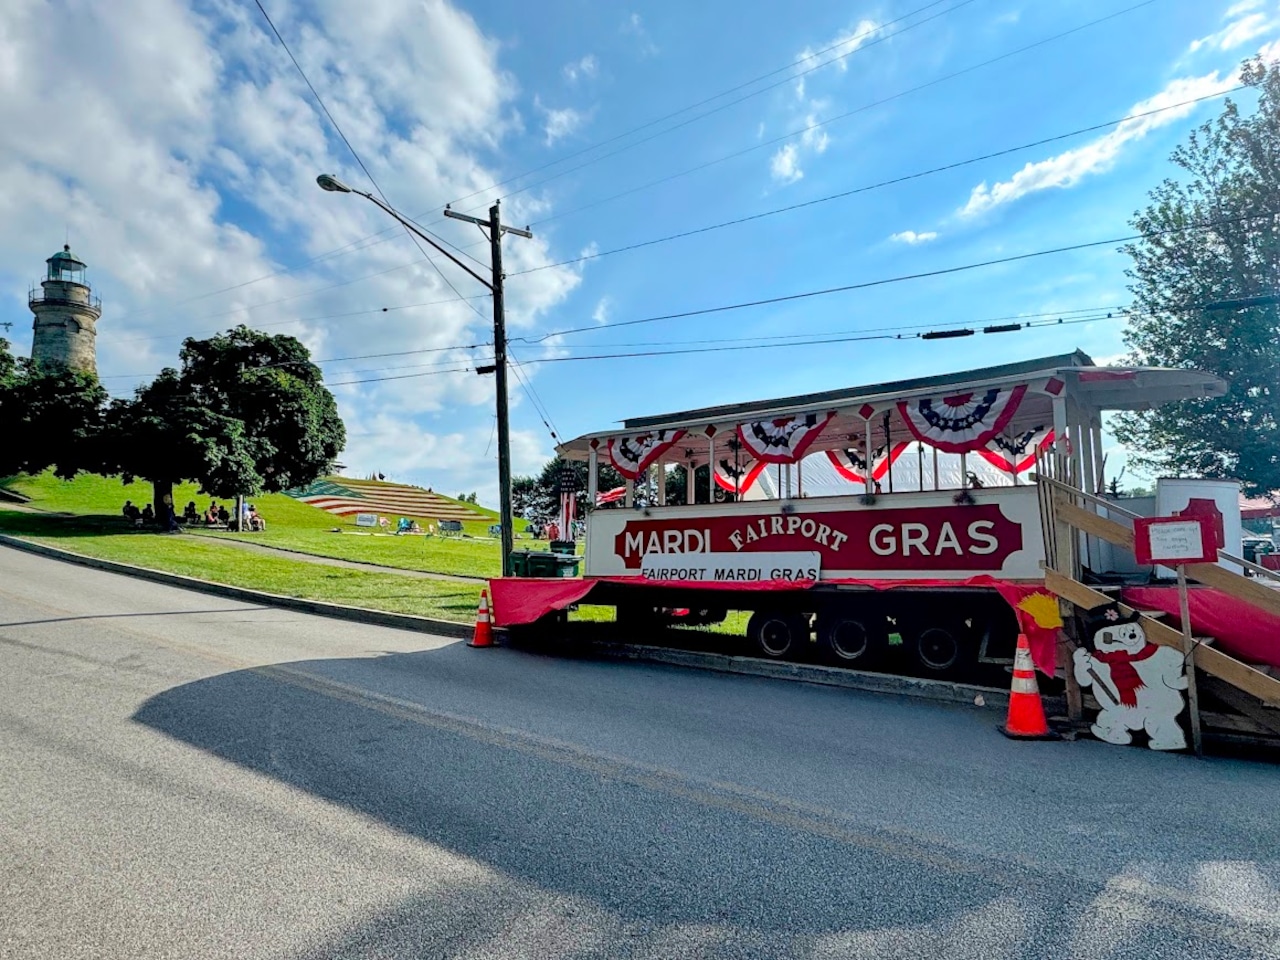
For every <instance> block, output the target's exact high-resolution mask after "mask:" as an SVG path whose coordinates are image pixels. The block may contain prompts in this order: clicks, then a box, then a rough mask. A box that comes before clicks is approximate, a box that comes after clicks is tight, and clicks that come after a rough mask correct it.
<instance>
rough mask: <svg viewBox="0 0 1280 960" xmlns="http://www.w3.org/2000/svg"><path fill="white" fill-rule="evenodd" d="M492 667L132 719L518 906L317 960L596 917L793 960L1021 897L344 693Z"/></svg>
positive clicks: (438, 914)
mask: <svg viewBox="0 0 1280 960" xmlns="http://www.w3.org/2000/svg"><path fill="white" fill-rule="evenodd" d="M489 655H490V654H478V653H477V652H476V651H471V650H467V649H466V648H465V647H463V646H461V645H454V646H449V647H444V648H441V649H438V650H433V651H426V652H421V653H412V654H399V655H392V656H387V657H380V658H370V659H368V660H356V661H351V660H344V661H340V662H337V664H335V661H308V662H301V663H292V664H287V665H279V666H276V667H265V668H259V669H252V670H241V671H235V672H230V673H224V674H220V675H218V676H214V677H210V678H208V679H204V680H199V681H196V682H193V683H188V684H185V685H182V686H179V687H175V688H172V689H170V690H167V691H165V692H164V693H161V694H159V695H157V696H155V697H153V698H152V699H150V700H149V701H147V702H146V703H145V704H144V705H143V706H142V707H141V708H140V709H139V710H138V711H137V713H136V714H135V716H134V719H135V720H136V721H137V722H139V723H142V724H144V725H146V726H148V727H150V728H152V729H154V730H157V731H160V732H162V733H164V734H165V735H167V736H169V737H172V738H174V739H177V740H179V741H182V742H184V743H187V744H190V745H192V746H195V747H198V748H199V749H201V750H205V751H208V752H209V753H211V754H213V755H215V756H218V757H220V758H223V759H225V760H229V761H231V762H233V763H235V764H238V765H240V766H242V767H244V768H247V769H249V770H252V771H254V772H256V773H260V774H263V775H266V776H269V777H272V778H274V779H276V780H278V781H281V782H284V783H287V784H288V785H289V786H291V787H294V788H296V789H300V790H304V791H306V792H307V793H309V794H311V795H313V796H316V797H320V798H322V799H324V800H327V801H329V802H331V803H335V804H339V805H341V806H344V807H346V808H348V809H351V810H354V811H357V812H358V813H360V814H362V815H364V816H366V817H370V818H373V819H375V820H377V821H379V822H381V823H383V824H385V825H387V826H389V827H391V828H393V829H395V830H398V831H400V832H402V833H404V834H405V835H407V836H411V837H414V838H416V839H418V840H422V841H426V842H427V843H430V844H433V845H436V846H438V847H441V848H443V849H445V850H448V851H451V852H452V853H454V854H457V855H460V856H462V857H465V858H467V859H468V860H470V861H474V862H475V863H478V864H481V865H483V866H484V867H486V868H488V869H489V870H492V871H494V872H495V874H496V875H497V877H498V879H497V880H496V881H494V883H497V885H498V886H500V887H502V888H504V889H505V890H506V891H507V893H506V895H505V897H504V898H502V900H501V902H491V901H492V899H493V898H491V897H489V896H488V895H486V894H484V893H483V890H482V889H477V888H476V885H471V884H466V885H463V888H462V891H461V892H462V893H464V894H465V896H463V897H462V899H461V900H460V901H456V902H455V901H454V900H452V899H450V895H446V896H444V897H443V898H431V899H430V900H427V901H415V902H412V903H405V904H402V905H400V906H399V907H397V908H396V909H395V910H393V911H391V912H390V913H389V914H387V915H382V916H377V917H372V918H370V919H369V921H368V924H367V927H368V929H362V930H356V931H352V933H351V938H350V942H349V943H348V942H343V943H338V944H328V945H326V946H325V947H324V948H323V949H321V950H319V951H318V952H315V953H308V954H307V955H306V956H308V957H316V958H320V957H324V958H338V957H348V956H350V957H355V956H363V955H366V953H363V952H362V950H365V949H366V948H367V947H368V943H369V939H368V938H369V936H370V931H372V930H387V929H393V928H394V929H396V930H400V931H401V932H402V933H403V935H404V936H403V944H404V945H403V949H402V950H400V951H399V952H397V951H392V952H387V951H386V950H383V951H382V952H379V953H378V955H379V956H388V957H401V956H403V957H410V956H412V957H418V956H455V955H456V956H462V955H466V953H467V951H466V949H464V947H465V946H466V945H467V944H468V943H470V944H472V945H475V944H478V943H481V942H484V943H489V942H491V938H492V936H493V935H494V932H495V930H499V929H502V928H503V927H504V925H511V924H514V925H516V926H520V925H522V923H523V921H521V918H525V921H527V920H528V918H529V916H530V914H529V905H530V904H543V905H544V906H543V907H542V908H540V910H539V911H538V912H544V911H545V910H550V911H551V914H552V915H559V914H563V915H564V917H565V918H570V917H571V915H577V914H578V913H581V914H582V916H584V917H585V916H591V917H594V918H596V919H595V920H594V921H593V922H592V924H591V926H592V929H594V930H596V931H597V932H598V931H599V930H602V929H606V928H607V929H609V930H614V931H615V932H617V931H624V930H629V931H632V932H633V933H634V932H635V931H643V935H642V939H645V940H649V939H651V938H653V937H657V936H659V933H660V932H662V931H666V932H667V933H670V932H671V931H673V930H683V931H694V930H697V931H702V932H701V933H699V934H698V937H699V938H701V939H700V940H699V942H702V940H706V941H707V942H706V943H704V944H703V945H704V946H707V947H710V946H711V945H712V943H711V941H714V940H717V939H719V938H722V937H723V936H728V940H727V941H726V942H728V941H733V942H737V943H745V942H754V941H759V942H761V943H763V942H766V941H767V942H769V943H772V944H774V945H775V946H780V945H781V944H783V943H784V942H785V943H788V944H790V943H792V942H793V941H794V940H795V939H796V938H797V937H800V936H803V937H810V938H811V937H815V936H821V935H824V934H835V933H840V934H841V935H844V934H846V933H847V932H848V931H849V930H850V929H851V928H866V929H875V928H878V927H880V926H881V925H883V923H884V922H885V904H886V903H890V904H892V903H908V902H909V903H912V904H916V905H917V906H916V907H915V908H914V909H915V911H916V919H917V921H919V922H924V921H927V920H940V921H945V920H946V919H947V918H948V917H950V916H952V915H953V914H956V913H961V914H964V913H968V912H972V911H974V910H979V909H981V907H982V906H983V904H984V903H986V902H987V901H989V900H990V899H991V898H993V897H997V896H1000V895H1002V893H1006V892H1007V885H1006V884H1005V883H1004V882H1003V881H999V882H996V881H993V880H992V879H991V878H989V877H985V876H982V875H978V876H975V874H974V871H973V870H972V867H971V865H970V864H964V863H958V862H952V861H950V860H948V858H945V857H944V858H941V860H940V859H939V857H938V855H937V853H936V852H935V851H932V850H927V849H924V848H921V847H918V846H915V845H913V844H911V843H908V842H906V841H902V840H900V839H894V838H886V837H883V836H879V835H873V834H868V833H866V832H863V831H857V830H854V829H852V828H851V827H845V826H839V825H837V826H833V825H832V824H830V823H827V822H825V821H824V819H823V818H822V817H819V816H814V815H810V814H805V813H802V812H797V811H796V810H794V809H790V808H787V807H783V806H778V805H777V804H774V803H772V802H769V801H763V800H755V799H752V798H750V797H747V796H745V795H744V794H741V793H738V792H735V791H733V790H731V789H726V790H710V789H704V788H702V787H700V786H696V785H691V784H690V783H689V782H687V781H685V780H682V779H678V778H674V777H672V776H670V775H667V774H663V773H656V772H654V771H652V770H650V769H648V768H645V767H643V766H642V765H637V764H633V763H629V762H627V761H622V760H616V761H615V760H613V759H609V758H607V757H601V756H600V755H598V754H593V753H588V752H586V751H580V750H576V749H574V748H572V747H568V746H563V747H562V746H560V745H558V744H555V743H549V742H546V741H543V740H540V739H537V738H531V737H529V736H528V735H525V734H522V733H517V732H515V731H510V732H508V731H503V730H502V729H500V728H494V727H490V726H487V725H482V724H476V723H474V722H471V721H468V720H463V719H460V718H458V717H457V716H456V714H454V713H452V712H450V711H447V710H438V709H433V706H432V704H430V703H429V702H428V703H422V704H412V705H410V704H406V703H405V702H404V700H402V699H398V698H392V699H370V698H369V697H368V696H367V695H365V694H363V693H362V692H361V691H360V689H359V687H357V686H356V685H354V684H349V683H348V682H346V681H344V680H340V679H335V676H336V675H339V674H340V675H341V676H342V677H348V676H352V675H356V674H358V673H359V672H360V671H362V670H365V669H375V670H377V671H379V672H380V673H387V674H390V673H396V674H400V675H403V674H404V673H405V672H406V671H408V672H409V673H411V674H430V673H436V674H440V673H443V674H445V675H449V674H450V673H452V672H454V671H457V670H461V669H471V670H474V663H475V659H474V658H475V657H477V656H489ZM513 655H515V654H513ZM465 659H470V662H471V665H470V666H469V667H468V666H466V665H465V664H463V663H461V662H460V661H461V660H465ZM597 666H599V667H603V666H604V665H597ZM492 885H493V883H490V884H487V885H480V887H482V888H483V889H487V888H488V887H489V886H492ZM566 911H568V912H566ZM563 922H564V923H567V924H568V925H569V926H573V924H574V922H576V921H572V920H571V919H565V920H564V921H563ZM468 929H470V930H471V931H472V933H474V937H472V936H471V935H469V934H467V932H466V931H467V930H468ZM441 930H446V931H453V932H452V933H451V934H450V937H449V939H448V944H449V945H450V946H449V950H443V949H442V950H441V951H440V952H430V951H428V952H422V946H423V941H424V938H425V939H426V940H429V941H431V942H436V935H435V934H432V935H431V936H428V935H427V932H428V931H436V933H438V932H439V931H441ZM715 931H719V933H715ZM713 934H714V935H713ZM662 935H664V936H665V935H666V934H662ZM398 936H400V935H399V934H397V937H398ZM707 938H709V939H707ZM393 939H395V938H393ZM380 942H381V941H380ZM415 951H417V952H415ZM450 951H452V952H450ZM714 953H716V951H714V950H713V951H712V954H714ZM624 954H625V951H623V952H618V953H614V952H610V951H604V952H602V953H600V954H599V955H602V956H605V955H624ZM593 955H594V954H593ZM707 955H711V954H707ZM726 955H730V954H726ZM732 955H737V954H736V953H734V954H732Z"/></svg>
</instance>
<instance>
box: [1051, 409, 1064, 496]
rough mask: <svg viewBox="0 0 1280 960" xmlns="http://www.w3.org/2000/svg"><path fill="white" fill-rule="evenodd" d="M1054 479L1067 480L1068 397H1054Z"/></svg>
mask: <svg viewBox="0 0 1280 960" xmlns="http://www.w3.org/2000/svg"><path fill="white" fill-rule="evenodd" d="M1053 479H1055V480H1058V481H1061V482H1062V483H1066V482H1067V398H1066V397H1065V396H1063V395H1062V394H1058V395H1057V396H1056V397H1054V398H1053Z"/></svg>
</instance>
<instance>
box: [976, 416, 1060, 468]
mask: <svg viewBox="0 0 1280 960" xmlns="http://www.w3.org/2000/svg"><path fill="white" fill-rule="evenodd" d="M1052 446H1053V430H1052V429H1050V428H1047V427H1036V428H1034V429H1032V430H1028V431H1026V432H1025V433H1020V434H1018V435H1017V436H1016V437H1009V436H996V437H992V438H991V440H990V441H989V442H988V443H987V447H986V449H985V450H979V451H978V455H979V456H981V457H982V459H983V460H985V461H987V463H989V464H991V465H992V466H993V467H998V468H999V469H1001V470H1003V471H1005V472H1006V473H1025V472H1026V471H1028V470H1030V469H1031V468H1032V467H1034V466H1035V464H1036V452H1037V451H1039V450H1048V449H1049V448H1050V447H1052Z"/></svg>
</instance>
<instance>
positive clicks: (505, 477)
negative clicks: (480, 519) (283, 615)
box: [316, 173, 533, 577]
mask: <svg viewBox="0 0 1280 960" xmlns="http://www.w3.org/2000/svg"><path fill="white" fill-rule="evenodd" d="M316 183H317V184H318V185H319V186H320V189H321V190H326V191H328V192H329V193H355V194H359V195H360V196H362V197H364V198H365V199H366V200H368V201H369V202H371V203H373V204H375V205H376V206H377V207H379V208H380V209H381V210H383V211H384V212H386V213H387V214H389V215H390V216H391V217H392V218H394V219H395V220H396V221H398V222H399V223H400V224H401V225H402V226H403V227H404V228H405V229H406V230H408V231H410V232H411V233H412V234H413V235H414V236H416V237H419V238H420V239H422V240H425V241H426V242H427V243H429V244H431V246H432V247H434V248H435V249H436V250H438V251H439V252H440V253H443V254H444V255H445V256H446V257H448V258H449V259H450V260H451V261H453V262H454V263H455V264H457V265H458V266H459V267H461V268H462V269H463V270H465V271H466V272H467V273H469V274H471V276H473V277H475V279H476V280H478V281H479V282H480V283H481V284H482V285H483V286H484V287H485V289H487V290H488V291H489V292H490V293H492V294H493V366H492V368H490V367H479V368H477V370H476V372H477V373H489V372H492V373H493V374H494V375H495V376H494V379H495V381H496V382H495V387H496V392H497V407H498V499H499V501H500V502H499V504H498V522H499V523H500V524H501V526H502V575H503V576H504V577H509V576H511V551H512V550H513V549H514V547H515V539H514V529H513V528H514V523H513V521H512V517H511V425H510V422H509V418H508V415H507V324H506V307H505V303H504V299H503V280H504V279H505V278H504V277H503V274H502V235H503V234H504V233H514V234H515V235H516V236H520V237H526V238H528V237H532V236H533V234H532V233H530V232H529V231H528V230H527V229H526V230H518V229H516V228H515V227H508V226H504V225H503V223H502V220H501V218H500V216H499V209H498V202H497V201H495V202H494V204H493V206H492V207H490V208H489V219H488V220H480V219H478V218H476V217H471V216H467V215H466V214H462V213H455V212H454V211H452V210H450V209H448V208H446V209H445V211H444V214H445V216H446V217H452V218H453V219H455V220H465V221H467V222H468V223H474V224H476V225H477V226H479V227H480V228H481V230H482V231H483V230H485V229H487V230H488V231H489V234H488V236H489V256H490V278H489V279H485V278H484V277H482V276H481V275H480V274H478V273H476V272H475V271H474V270H472V269H471V268H470V267H468V266H467V265H466V264H465V263H463V262H462V261H461V260H459V259H458V258H457V257H455V256H454V255H453V254H452V253H450V252H449V251H448V250H446V249H445V248H444V247H442V246H440V244H439V243H437V242H436V241H435V240H434V239H433V238H432V237H430V236H428V235H427V234H426V233H425V232H423V230H422V229H421V228H419V227H418V225H417V224H415V223H414V222H413V221H412V220H410V219H408V218H407V217H405V216H403V215H402V214H401V213H400V212H399V211H397V210H395V209H394V208H393V207H391V206H390V205H388V204H387V203H385V202H384V201H383V200H382V199H380V198H379V197H375V196H374V195H373V194H371V193H368V192H366V191H364V190H356V189H354V188H353V187H349V186H347V185H346V184H345V183H343V182H342V181H341V180H339V179H338V178H337V177H335V176H332V175H330V174H327V173H322V174H320V176H318V177H316Z"/></svg>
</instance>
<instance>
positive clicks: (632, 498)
mask: <svg viewBox="0 0 1280 960" xmlns="http://www.w3.org/2000/svg"><path fill="white" fill-rule="evenodd" d="M635 505H636V482H635V481H634V480H628V481H627V499H626V500H625V501H623V506H625V507H626V508H627V509H628V510H630V509H631V508H632V507H634V506H635Z"/></svg>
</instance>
